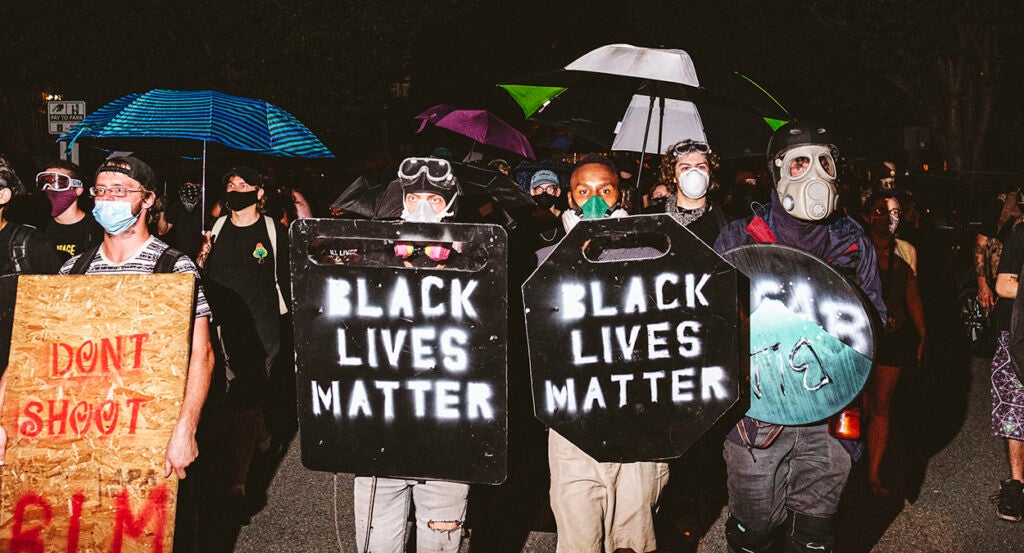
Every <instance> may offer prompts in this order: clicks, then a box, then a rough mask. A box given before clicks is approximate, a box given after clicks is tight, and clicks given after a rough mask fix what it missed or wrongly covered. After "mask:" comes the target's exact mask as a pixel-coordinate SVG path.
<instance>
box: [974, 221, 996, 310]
mask: <svg viewBox="0 0 1024 553" xmlns="http://www.w3.org/2000/svg"><path fill="white" fill-rule="evenodd" d="M987 247H988V236H985V235H984V234H978V235H976V236H975V237H974V274H975V276H976V277H977V280H978V303H980V304H981V308H982V309H984V310H986V311H987V310H989V309H992V306H993V305H995V303H996V298H995V296H994V295H993V294H992V288H990V287H989V285H988V279H987V278H986V277H985V249H986V248H987Z"/></svg>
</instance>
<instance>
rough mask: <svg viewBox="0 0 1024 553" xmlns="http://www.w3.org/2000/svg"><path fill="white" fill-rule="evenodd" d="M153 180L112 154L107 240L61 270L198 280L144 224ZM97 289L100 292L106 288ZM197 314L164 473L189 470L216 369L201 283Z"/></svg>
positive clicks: (103, 170)
mask: <svg viewBox="0 0 1024 553" xmlns="http://www.w3.org/2000/svg"><path fill="white" fill-rule="evenodd" d="M155 181H156V177H155V176H154V174H153V170H152V169H150V167H149V166H148V165H146V164H145V163H144V162H142V161H141V160H139V159H137V158H135V157H131V156H126V157H113V158H110V159H108V160H106V161H105V162H104V163H103V164H102V165H100V167H99V169H98V170H97V172H96V185H95V186H94V187H93V188H92V189H91V192H92V193H93V195H94V196H95V197H96V207H95V208H94V210H93V215H94V216H95V217H96V220H97V222H99V224H100V225H101V226H102V227H103V229H104V237H103V241H102V242H101V243H100V244H97V245H95V246H93V247H91V248H89V249H88V250H87V251H85V252H83V253H81V254H79V255H77V256H75V257H73V258H71V259H69V260H68V261H67V262H66V263H65V264H64V266H63V267H62V268H61V274H72V273H74V274H79V273H88V274H149V273H153V272H155V271H158V270H163V269H166V270H167V271H169V272H174V273H188V274H192V275H194V276H196V277H197V278H198V277H199V273H198V271H197V270H196V267H195V265H194V264H193V263H192V261H191V260H190V259H189V258H188V257H186V256H185V255H184V254H182V253H181V252H177V251H174V250H173V249H171V248H169V247H168V246H167V244H164V243H163V242H161V241H160V240H158V239H157V238H156V237H153V236H151V235H150V234H149V230H148V229H147V228H146V218H147V215H148V214H149V210H150V209H151V208H152V206H153V202H155V201H156V191H155V184H156V182H155ZM0 198H2V193H0ZM50 251H51V252H53V254H54V255H56V251H55V250H53V249H52V248H51V249H50ZM98 293H99V294H100V295H102V293H105V292H98ZM140 299H141V298H140ZM140 306H141V307H143V308H144V307H145V300H144V299H143V301H140ZM194 312H195V322H194V324H193V326H192V343H191V348H190V351H191V353H190V357H189V365H188V375H187V377H186V382H185V393H184V396H183V398H182V404H181V411H180V412H179V414H178V419H177V422H176V423H175V425H174V428H173V429H172V430H171V438H170V440H169V441H168V443H167V448H166V451H165V460H164V477H170V476H171V474H172V473H173V474H174V475H175V476H177V478H179V479H184V478H185V477H186V474H187V473H186V469H188V468H189V467H191V465H192V463H193V461H195V460H196V458H197V457H198V455H199V448H198V445H197V442H196V428H197V427H198V425H199V417H200V412H201V410H202V407H203V402H204V400H205V399H206V393H207V389H208V388H209V384H210V374H211V371H212V370H213V350H212V348H211V346H210V335H209V318H210V309H209V306H208V305H207V304H206V297H205V294H204V292H203V289H202V287H201V286H197V287H196V299H195V308H194ZM5 382H6V380H4V382H3V383H0V407H2V404H3V389H4V388H5V387H6V383H5ZM6 438H7V436H6V434H5V433H4V432H3V430H2V429H0V460H2V459H3V454H4V449H5V446H6ZM192 480H193V479H192V478H190V479H188V480H184V481H182V482H181V483H179V487H178V490H179V492H178V502H179V507H178V514H177V516H176V519H175V520H176V526H177V528H178V530H176V531H175V538H176V539H175V546H180V547H181V548H184V546H185V544H187V543H188V538H186V536H188V535H189V532H188V527H189V526H191V525H193V524H194V521H193V519H192V518H191V517H190V516H187V515H185V514H184V512H183V511H184V510H186V509H183V506H182V505H183V504H186V508H187V504H189V503H190V502H191V499H189V498H190V497H191V496H192V495H194V493H195V491H194V489H193V488H192V487H191V486H190V484H191V483H192Z"/></svg>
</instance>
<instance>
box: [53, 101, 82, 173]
mask: <svg viewBox="0 0 1024 553" xmlns="http://www.w3.org/2000/svg"><path fill="white" fill-rule="evenodd" d="M82 119H85V102H83V101H81V100H53V101H50V102H46V125H47V127H48V129H49V131H50V134H55V135H58V136H60V135H62V134H64V133H66V132H67V131H69V130H71V127H74V126H75V125H76V124H78V122H79V121H81V120H82ZM57 149H58V154H59V155H60V158H61V159H67V158H68V153H67V151H66V149H67V146H66V145H65V144H64V143H58V146H57ZM71 163H74V164H76V165H77V164H78V144H74V145H72V146H71Z"/></svg>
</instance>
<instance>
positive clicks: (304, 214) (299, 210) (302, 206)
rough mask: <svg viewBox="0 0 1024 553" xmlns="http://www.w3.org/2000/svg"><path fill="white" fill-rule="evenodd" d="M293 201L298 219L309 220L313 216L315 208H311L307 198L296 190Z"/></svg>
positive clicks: (293, 191) (293, 193)
mask: <svg viewBox="0 0 1024 553" xmlns="http://www.w3.org/2000/svg"><path fill="white" fill-rule="evenodd" d="M292 201H293V202H295V217H296V218H297V219H308V218H310V217H312V216H313V208H311V207H309V202H308V201H306V197H305V196H303V195H302V192H299V191H298V190H295V189H294V188H293V189H292Z"/></svg>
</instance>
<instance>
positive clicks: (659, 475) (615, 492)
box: [548, 430, 668, 553]
mask: <svg viewBox="0 0 1024 553" xmlns="http://www.w3.org/2000/svg"><path fill="white" fill-rule="evenodd" d="M548 465H549V467H550V468H551V510H552V511H554V513H555V523H556V524H557V525H558V549H557V552H558V553H601V551H602V545H603V546H604V549H603V550H604V551H605V552H607V553H612V552H613V551H615V550H616V549H620V548H630V549H632V550H633V551H636V552H637V553H643V552H645V551H654V550H655V549H657V542H656V541H655V538H654V510H655V508H656V506H657V504H658V498H659V497H660V496H661V490H662V488H664V487H665V484H667V483H668V464H667V463H653V462H652V463H646V462H645V463H598V462H597V461H595V460H594V459H593V458H592V457H590V456H589V455H587V454H586V453H584V452H583V451H582V450H581V449H580V448H578V447H576V446H575V445H573V444H572V443H571V442H569V440H566V439H565V438H563V437H562V436H561V435H559V434H558V433H557V432H555V431H554V430H549V431H548Z"/></svg>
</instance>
